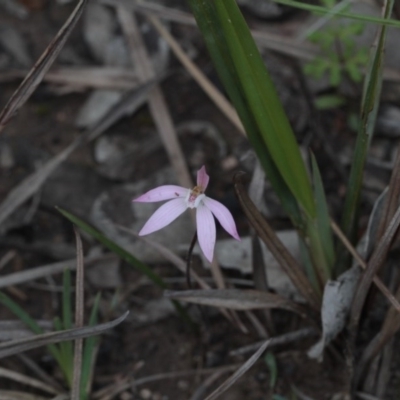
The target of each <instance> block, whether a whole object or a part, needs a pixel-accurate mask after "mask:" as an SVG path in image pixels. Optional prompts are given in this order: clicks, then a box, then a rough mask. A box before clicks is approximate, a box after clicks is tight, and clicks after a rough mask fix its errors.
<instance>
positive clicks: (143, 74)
mask: <svg viewBox="0 0 400 400" xmlns="http://www.w3.org/2000/svg"><path fill="white" fill-rule="evenodd" d="M117 15H118V19H119V21H120V23H121V27H122V30H123V31H124V33H125V37H126V39H127V42H128V46H129V49H130V55H131V58H132V61H133V65H134V66H135V69H136V72H137V75H138V78H139V79H141V80H142V82H146V81H148V80H152V79H154V78H155V77H156V74H155V71H154V67H153V65H152V62H151V60H150V57H149V55H148V52H147V49H146V46H145V44H144V41H143V38H142V35H141V32H140V30H139V27H138V25H137V22H136V19H135V17H134V16H133V15H132V13H131V11H130V10H129V9H126V8H125V7H123V6H118V7H117ZM148 104H149V108H150V112H151V115H152V116H153V120H154V123H155V125H156V128H157V130H158V132H159V134H160V136H161V139H162V141H163V143H164V146H165V149H166V151H167V153H168V156H169V159H170V162H171V164H172V166H173V167H174V170H175V172H176V174H177V176H178V181H179V183H180V184H181V185H182V186H184V187H188V188H189V187H193V182H192V179H191V177H190V174H189V171H188V169H187V166H186V162H185V158H184V156H183V152H182V149H181V146H180V144H179V142H178V139H177V134H176V131H175V128H174V124H173V121H172V118H171V115H170V113H169V111H168V107H167V103H166V101H165V99H164V96H163V93H162V91H161V89H160V87H159V86H156V87H154V88H153V89H152V91H151V92H150V93H149V96H148Z"/></svg>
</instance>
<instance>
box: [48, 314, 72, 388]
mask: <svg viewBox="0 0 400 400" xmlns="http://www.w3.org/2000/svg"><path fill="white" fill-rule="evenodd" d="M53 323H54V328H55V329H56V330H57V331H62V330H64V325H63V322H62V321H61V319H60V318H59V317H56V318H54V321H53ZM57 348H58V350H59V353H60V359H59V360H58V366H59V367H60V369H61V371H62V373H63V375H64V378H65V381H66V382H67V385H68V387H69V388H70V387H71V385H72V375H73V371H72V365H73V364H72V359H73V353H72V343H71V341H70V340H68V341H65V342H61V343H59V344H58V346H57Z"/></svg>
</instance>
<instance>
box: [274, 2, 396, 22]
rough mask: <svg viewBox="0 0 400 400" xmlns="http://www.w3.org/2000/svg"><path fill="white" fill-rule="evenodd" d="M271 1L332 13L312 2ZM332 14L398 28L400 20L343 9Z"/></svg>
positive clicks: (302, 8) (319, 12) (318, 12)
mask: <svg viewBox="0 0 400 400" xmlns="http://www.w3.org/2000/svg"><path fill="white" fill-rule="evenodd" d="M273 1H274V2H275V3H279V4H283V5H285V6H291V7H295V8H298V9H301V10H306V11H311V12H313V13H316V14H322V15H329V14H331V13H332V10H331V9H329V8H327V7H323V6H316V5H313V4H306V3H303V2H300V1H293V0H273ZM334 14H335V16H338V17H343V18H349V19H354V20H357V21H363V22H370V23H373V24H379V25H383V26H393V27H395V28H400V22H399V21H396V20H394V19H385V18H379V17H371V16H369V15H361V14H353V13H348V12H345V11H335V13H334Z"/></svg>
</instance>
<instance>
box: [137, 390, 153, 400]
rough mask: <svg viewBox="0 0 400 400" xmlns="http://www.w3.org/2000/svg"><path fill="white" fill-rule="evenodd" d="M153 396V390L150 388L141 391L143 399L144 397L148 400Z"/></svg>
mask: <svg viewBox="0 0 400 400" xmlns="http://www.w3.org/2000/svg"><path fill="white" fill-rule="evenodd" d="M151 396H152V393H151V391H150V390H149V389H146V388H145V389H142V390H141V391H140V397H141V398H142V399H144V400H148V399H151Z"/></svg>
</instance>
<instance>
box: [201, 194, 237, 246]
mask: <svg viewBox="0 0 400 400" xmlns="http://www.w3.org/2000/svg"><path fill="white" fill-rule="evenodd" d="M203 203H204V205H205V206H206V207H207V208H208V209H209V210H210V211H211V212H212V213H213V214H214V216H215V218H217V220H218V221H219V223H220V224H221V226H222V227H223V228H224V229H225V230H226V231H227V232H228V233H229V234H230V235H231V236H233V237H234V238H235V239H236V240H240V237H239V234H238V233H237V230H236V224H235V221H234V219H233V217H232V214H231V213H230V211H229V210H228V209H227V208H226V207H225V206H224V205H223V204H222V203H220V202H219V201H216V200H213V199H210V198H209V197H205V198H204V199H203Z"/></svg>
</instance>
